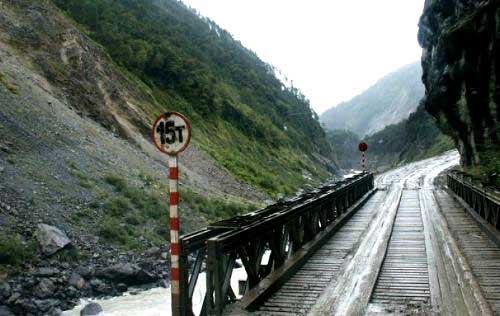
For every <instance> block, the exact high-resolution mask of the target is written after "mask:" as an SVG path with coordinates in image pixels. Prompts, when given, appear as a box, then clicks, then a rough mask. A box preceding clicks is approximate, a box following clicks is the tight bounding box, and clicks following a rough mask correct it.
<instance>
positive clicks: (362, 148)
mask: <svg viewBox="0 0 500 316" xmlns="http://www.w3.org/2000/svg"><path fill="white" fill-rule="evenodd" d="M358 149H359V151H361V152H365V151H367V150H368V144H367V143H360V144H359V145H358Z"/></svg>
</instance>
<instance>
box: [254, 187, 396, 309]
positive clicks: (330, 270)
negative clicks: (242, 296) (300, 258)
mask: <svg viewBox="0 0 500 316" xmlns="http://www.w3.org/2000/svg"><path fill="white" fill-rule="evenodd" d="M385 195H386V192H384V191H379V192H377V193H375V195H374V196H373V197H372V198H371V199H370V200H369V201H368V202H367V203H366V204H365V205H364V206H363V207H362V208H361V209H360V210H359V211H358V212H357V213H356V214H355V215H354V216H353V217H352V218H351V219H350V220H349V221H348V222H347V223H346V224H345V225H344V226H343V227H342V228H341V229H340V230H339V231H338V232H337V233H336V234H335V235H334V236H333V237H332V238H331V239H330V240H329V241H328V242H327V243H326V244H325V245H324V246H323V247H321V249H320V250H318V251H317V252H316V253H315V254H314V255H313V256H312V257H311V259H309V260H308V261H307V263H306V264H305V265H304V266H303V267H302V268H301V269H300V270H298V271H297V272H296V273H295V275H294V276H293V277H292V278H290V280H288V282H287V283H286V284H285V285H284V286H282V287H281V288H280V289H279V290H278V291H277V292H276V293H274V294H273V295H272V296H271V297H270V298H269V299H268V300H267V301H266V302H265V303H264V304H263V305H262V306H260V307H259V308H258V310H257V315H304V314H306V313H307V312H308V311H309V309H310V308H311V306H313V305H314V304H315V302H316V301H317V299H318V298H319V296H320V295H321V294H322V293H323V292H324V291H325V289H326V288H327V287H331V286H334V284H335V280H336V278H337V277H338V276H339V271H340V270H341V268H342V266H343V265H345V264H346V261H348V260H350V258H351V257H350V256H349V254H351V253H352V252H353V250H354V249H355V247H356V245H357V244H358V242H359V239H360V237H361V236H362V234H363V232H364V231H365V230H366V228H367V226H368V224H369V223H370V221H371V220H372V218H373V215H374V213H375V211H376V210H377V209H379V208H380V206H381V204H382V203H383V201H384V198H385Z"/></svg>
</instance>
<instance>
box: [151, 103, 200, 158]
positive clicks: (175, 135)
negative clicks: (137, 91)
mask: <svg viewBox="0 0 500 316" xmlns="http://www.w3.org/2000/svg"><path fill="white" fill-rule="evenodd" d="M151 136H152V137H153V143H154V144H155V146H156V148H158V150H160V151H161V152H163V153H165V154H167V155H171V156H172V155H177V154H178V153H180V152H181V151H183V150H184V149H186V147H187V145H188V144H189V141H190V140H191V126H190V125H189V121H188V120H187V118H186V117H185V116H184V115H182V114H180V113H178V112H168V113H165V114H162V115H160V116H159V117H158V118H157V119H156V121H155V123H154V124H153V128H152V130H151Z"/></svg>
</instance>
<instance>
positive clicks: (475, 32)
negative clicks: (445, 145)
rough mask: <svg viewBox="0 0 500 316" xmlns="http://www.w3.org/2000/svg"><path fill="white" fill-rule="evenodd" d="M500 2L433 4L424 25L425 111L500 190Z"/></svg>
mask: <svg viewBox="0 0 500 316" xmlns="http://www.w3.org/2000/svg"><path fill="white" fill-rule="evenodd" d="M499 3H500V2H499V1H496V0H491V1H466V0H453V1H448V0H432V1H431V0H427V1H426V2H425V9H424V13H423V15H422V17H421V20H420V30H419V37H418V38H419V42H420V44H421V46H422V47H423V49H424V51H423V55H422V67H423V70H424V73H423V81H424V84H425V87H426V93H425V99H424V104H425V109H426V110H427V111H428V112H429V113H430V114H431V115H433V116H434V117H435V118H436V119H437V121H438V124H439V127H440V128H441V129H442V131H443V132H444V133H446V134H448V135H450V136H451V137H452V138H453V139H454V141H455V142H456V144H457V147H458V150H459V151H460V154H461V163H462V165H463V166H464V167H466V168H470V167H474V168H472V171H473V172H474V171H476V172H477V173H478V175H479V176H481V177H482V178H484V179H485V181H487V182H490V184H493V185H496V186H499V185H500V181H499V178H498V176H496V175H498V172H500V160H499V159H498V158H499V157H500V146H499V136H500V129H499V119H500V85H499V82H498V80H499V78H500V54H499V49H500V41H499V34H500V23H499V21H500V4H499Z"/></svg>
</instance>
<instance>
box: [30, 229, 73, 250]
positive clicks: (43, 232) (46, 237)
mask: <svg viewBox="0 0 500 316" xmlns="http://www.w3.org/2000/svg"><path fill="white" fill-rule="evenodd" d="M36 237H37V240H38V243H39V245H40V249H41V250H42V252H43V254H45V255H47V256H50V255H53V254H55V253H56V252H58V251H59V250H61V249H63V248H64V247H66V246H68V245H69V244H70V243H71V240H70V239H69V238H68V236H67V235H66V233H64V232H63V231H61V230H60V229H59V228H57V227H54V226H50V225H47V224H38V231H37V233H36Z"/></svg>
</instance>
